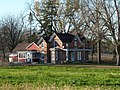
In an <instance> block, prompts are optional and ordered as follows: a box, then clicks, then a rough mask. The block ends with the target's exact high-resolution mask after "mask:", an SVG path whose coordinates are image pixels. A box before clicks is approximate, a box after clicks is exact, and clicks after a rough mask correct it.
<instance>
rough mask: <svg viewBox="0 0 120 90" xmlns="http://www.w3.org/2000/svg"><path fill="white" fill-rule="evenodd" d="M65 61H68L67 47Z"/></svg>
mask: <svg viewBox="0 0 120 90" xmlns="http://www.w3.org/2000/svg"><path fill="white" fill-rule="evenodd" d="M66 61H68V49H67V50H66Z"/></svg>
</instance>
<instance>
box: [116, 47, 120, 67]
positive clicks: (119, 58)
mask: <svg viewBox="0 0 120 90" xmlns="http://www.w3.org/2000/svg"><path fill="white" fill-rule="evenodd" d="M115 51H116V59H117V64H116V65H117V66H120V45H119V46H116V47H115Z"/></svg>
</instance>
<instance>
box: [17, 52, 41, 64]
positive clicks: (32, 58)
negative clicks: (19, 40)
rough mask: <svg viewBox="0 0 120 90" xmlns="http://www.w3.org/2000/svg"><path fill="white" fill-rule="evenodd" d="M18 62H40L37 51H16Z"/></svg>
mask: <svg viewBox="0 0 120 90" xmlns="http://www.w3.org/2000/svg"><path fill="white" fill-rule="evenodd" d="M18 62H23V63H24V62H27V63H32V62H40V52H39V51H18Z"/></svg>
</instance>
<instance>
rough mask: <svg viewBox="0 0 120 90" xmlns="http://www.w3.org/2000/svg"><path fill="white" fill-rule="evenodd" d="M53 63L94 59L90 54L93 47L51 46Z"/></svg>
mask: <svg viewBox="0 0 120 90" xmlns="http://www.w3.org/2000/svg"><path fill="white" fill-rule="evenodd" d="M50 52H51V63H53V64H58V63H66V62H87V61H92V60H91V59H90V58H89V55H90V54H91V55H92V50H91V49H61V48H50Z"/></svg>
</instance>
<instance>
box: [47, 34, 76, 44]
mask: <svg viewBox="0 0 120 90" xmlns="http://www.w3.org/2000/svg"><path fill="white" fill-rule="evenodd" d="M55 35H57V36H58V38H59V39H60V40H61V41H62V42H63V43H71V42H72V41H73V39H74V37H75V36H74V35H71V34H69V33H54V34H53V35H52V36H51V38H50V39H49V42H51V40H52V39H53V38H54V37H55Z"/></svg>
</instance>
